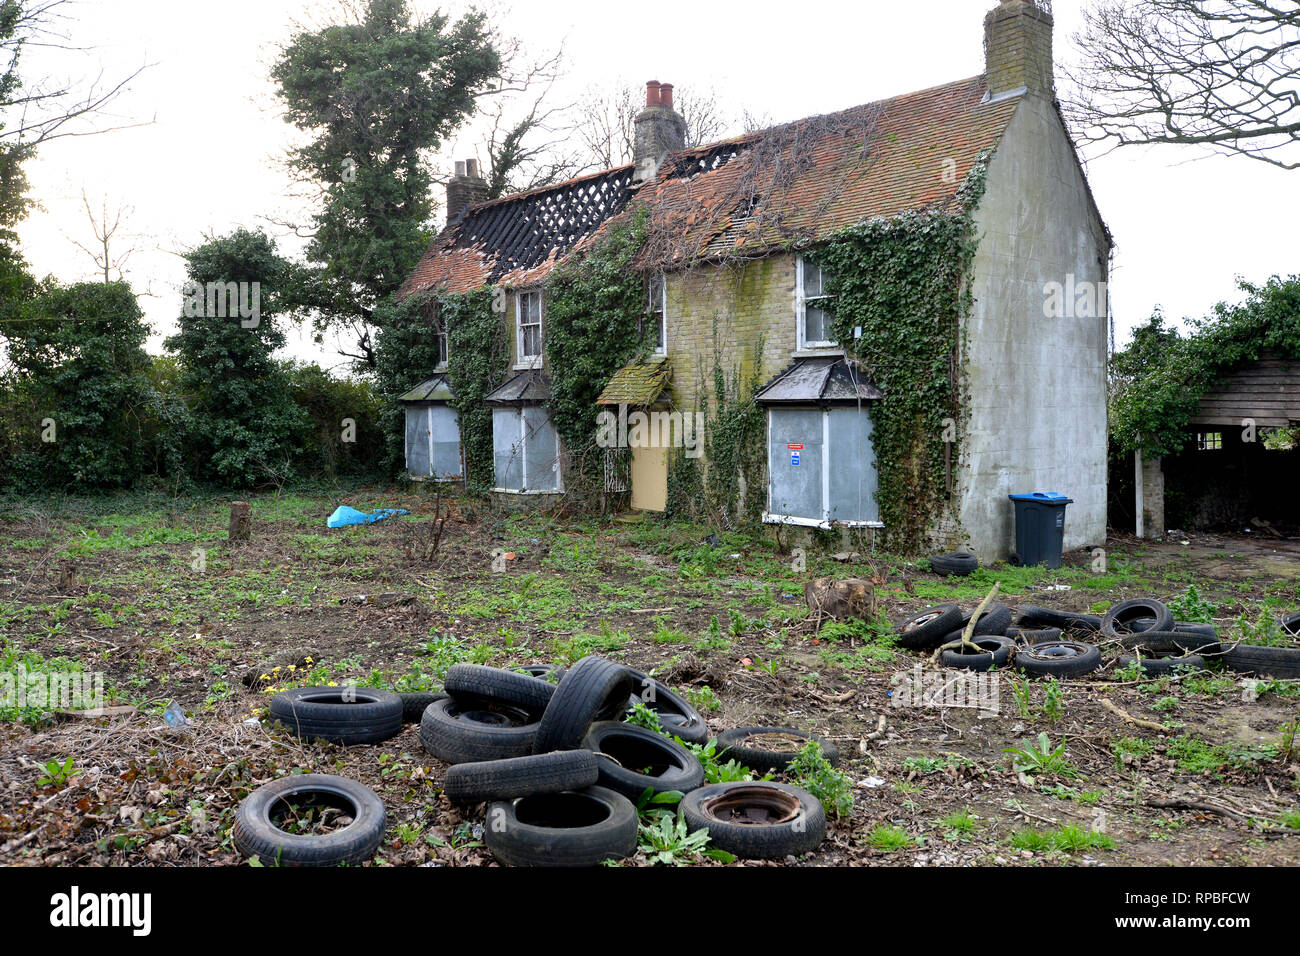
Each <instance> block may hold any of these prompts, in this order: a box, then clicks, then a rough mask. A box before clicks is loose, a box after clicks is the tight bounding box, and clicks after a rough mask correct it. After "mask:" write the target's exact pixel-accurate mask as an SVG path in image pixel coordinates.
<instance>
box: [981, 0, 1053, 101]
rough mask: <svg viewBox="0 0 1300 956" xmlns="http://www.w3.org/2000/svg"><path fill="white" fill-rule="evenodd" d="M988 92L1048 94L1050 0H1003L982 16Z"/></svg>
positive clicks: (1050, 69) (1050, 57)
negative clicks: (1022, 91)
mask: <svg viewBox="0 0 1300 956" xmlns="http://www.w3.org/2000/svg"><path fill="white" fill-rule="evenodd" d="M984 64H985V69H984V74H985V78H986V80H987V82H988V87H989V96H990V97H993V96H1001V95H1004V94H1007V93H1015V92H1019V91H1021V90H1024V91H1026V92H1029V93H1042V94H1046V95H1048V96H1050V95H1052V92H1053V88H1054V86H1053V80H1052V4H1051V2H1050V0H1002V2H1001V3H999V4H998V5H997V7H995V8H994V9H992V10H990V11H989V12H988V14H987V15H986V16H985V17H984Z"/></svg>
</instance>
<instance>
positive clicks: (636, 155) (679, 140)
mask: <svg viewBox="0 0 1300 956" xmlns="http://www.w3.org/2000/svg"><path fill="white" fill-rule="evenodd" d="M635 132H636V137H635V143H634V146H633V150H632V152H633V159H634V160H635V161H636V172H635V173H634V174H633V178H635V179H636V181H637V182H645V181H646V180H649V179H654V176H655V173H656V172H658V171H659V164H660V163H662V162H663V161H664V157H665V156H667V155H668V154H669V153H671V152H672V151H673V150H677V149H684V148H685V146H686V120H684V119H682V115H681V114H680V113H678V112H677V111H676V110H674V109H673V85H672V84H671V83H660V82H659V81H658V80H651V81H650V82H648V83H647V84H646V85H645V109H643V110H642V111H641V112H640V113H638V114H637V117H636V130H635Z"/></svg>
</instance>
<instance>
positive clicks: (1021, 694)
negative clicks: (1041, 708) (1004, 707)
mask: <svg viewBox="0 0 1300 956" xmlns="http://www.w3.org/2000/svg"><path fill="white" fill-rule="evenodd" d="M1007 683H1009V684H1010V685H1011V693H1012V695H1013V696H1014V697H1015V701H1016V711H1017V713H1019V714H1020V716H1021V717H1028V716H1029V715H1030V714H1031V713H1032V712H1033V706H1034V692H1033V684H1032V683H1031V682H1030V681H1027V680H1009V681H1007Z"/></svg>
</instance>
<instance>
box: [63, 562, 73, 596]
mask: <svg viewBox="0 0 1300 956" xmlns="http://www.w3.org/2000/svg"><path fill="white" fill-rule="evenodd" d="M76 581H77V566H76V564H74V563H73V562H71V561H64V562H62V563H61V564H60V565H59V592H60V593H66V592H68V591H70V590H72V585H73V584H75V583H76Z"/></svg>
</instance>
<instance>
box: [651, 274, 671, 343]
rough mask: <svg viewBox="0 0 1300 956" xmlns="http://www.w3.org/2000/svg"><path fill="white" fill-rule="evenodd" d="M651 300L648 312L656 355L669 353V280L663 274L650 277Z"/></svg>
mask: <svg viewBox="0 0 1300 956" xmlns="http://www.w3.org/2000/svg"><path fill="white" fill-rule="evenodd" d="M649 285H650V300H649V302H648V303H647V305H646V314H647V316H648V317H649V321H650V334H651V337H652V340H653V341H654V343H655V355H667V354H668V282H667V281H666V280H665V279H664V277H663V276H661V275H657V276H651V277H650V284H649Z"/></svg>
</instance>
